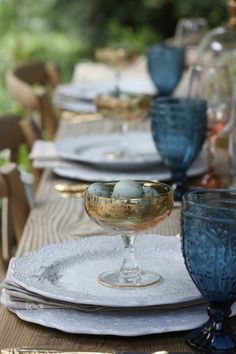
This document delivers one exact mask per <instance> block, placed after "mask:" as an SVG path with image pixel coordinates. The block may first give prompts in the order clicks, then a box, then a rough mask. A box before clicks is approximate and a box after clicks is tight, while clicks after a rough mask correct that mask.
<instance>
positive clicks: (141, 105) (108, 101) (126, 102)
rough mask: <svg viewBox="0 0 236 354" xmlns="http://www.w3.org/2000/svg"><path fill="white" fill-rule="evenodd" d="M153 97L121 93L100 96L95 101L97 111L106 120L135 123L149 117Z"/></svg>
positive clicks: (115, 92)
mask: <svg viewBox="0 0 236 354" xmlns="http://www.w3.org/2000/svg"><path fill="white" fill-rule="evenodd" d="M151 102H152V96H150V95H145V94H134V93H127V92H121V91H119V90H117V91H114V92H111V93H110V94H103V95H98V96H97V97H96V99H95V104H96V107H97V111H98V112H99V113H100V114H102V115H103V116H104V117H105V118H111V119H116V120H119V121H123V122H128V123H129V122H135V121H138V120H141V119H144V118H146V117H147V116H148V114H149V111H150V107H151Z"/></svg>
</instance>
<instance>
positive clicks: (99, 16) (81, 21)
mask: <svg viewBox="0 0 236 354" xmlns="http://www.w3.org/2000/svg"><path fill="white" fill-rule="evenodd" d="M226 3H227V0H214V1H212V0H47V1H35V0H20V1H19V0H0V40H1V48H2V50H1V51H0V112H2V113H3V112H5V111H10V110H13V111H16V110H19V107H18V106H17V105H15V104H13V102H12V100H11V98H10V97H9V95H8V93H7V91H6V89H5V83H4V81H5V79H4V77H5V72H6V70H7V69H9V68H10V67H12V66H13V65H15V64H16V63H19V62H22V61H26V60H29V59H34V58H37V59H42V60H49V61H53V62H54V63H56V64H58V65H59V67H60V68H61V72H62V78H63V80H65V81H67V80H70V78H71V74H72V70H73V67H74V64H75V63H76V62H78V61H79V60H81V59H82V58H85V57H86V58H88V57H90V58H92V57H93V54H94V48H95V47H99V46H106V45H108V46H112V47H119V46H124V47H132V48H134V49H136V50H138V51H139V52H144V51H145V48H146V47H147V45H149V44H151V43H154V42H159V41H161V40H163V39H165V38H167V37H171V36H172V35H173V33H174V29H175V26H176V23H177V21H178V19H179V18H180V17H182V16H185V17H187V16H188V17H189V16H206V14H207V18H208V21H209V24H210V27H214V26H217V25H219V24H220V23H223V22H224V21H225V19H226V17H227V10H226Z"/></svg>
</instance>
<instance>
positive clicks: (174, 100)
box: [152, 97, 207, 109]
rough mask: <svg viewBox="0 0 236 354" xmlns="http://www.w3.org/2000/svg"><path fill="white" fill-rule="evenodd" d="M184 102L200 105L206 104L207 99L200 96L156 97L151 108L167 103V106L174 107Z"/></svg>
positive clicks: (189, 104)
mask: <svg viewBox="0 0 236 354" xmlns="http://www.w3.org/2000/svg"><path fill="white" fill-rule="evenodd" d="M183 104H186V105H188V106H191V105H196V104H198V105H202V106H207V100H205V99H203V98H201V97H157V98H156V99H155V100H154V101H153V105H152V107H153V109H155V108H157V107H158V105H159V106H164V105H169V107H175V106H179V105H183Z"/></svg>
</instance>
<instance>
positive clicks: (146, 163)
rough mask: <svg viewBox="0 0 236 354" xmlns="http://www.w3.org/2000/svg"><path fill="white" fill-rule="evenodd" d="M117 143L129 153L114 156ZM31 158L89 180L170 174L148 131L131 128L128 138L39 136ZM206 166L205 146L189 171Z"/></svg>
mask: <svg viewBox="0 0 236 354" xmlns="http://www.w3.org/2000/svg"><path fill="white" fill-rule="evenodd" d="M137 141H138V144H137ZM117 146H122V147H123V148H124V149H126V151H127V152H128V151H129V154H127V155H125V156H121V157H116V158H114V157H113V155H112V153H113V151H114V150H115V149H117ZM30 158H31V159H32V161H33V166H34V167H35V168H52V169H53V171H54V172H55V173H56V174H57V175H58V176H61V177H65V178H72V179H76V180H82V181H83V180H84V181H89V182H92V181H109V180H120V179H127V178H130V179H136V180H138V179H140V180H142V179H159V180H162V181H163V180H168V179H170V177H171V173H170V170H169V169H168V167H166V166H165V165H164V164H163V162H162V159H161V156H160V155H159V154H158V151H157V150H156V147H155V145H154V142H153V139H152V136H151V134H150V133H149V132H143V133H141V132H128V133H127V139H126V140H125V142H124V139H123V137H122V135H121V134H118V133H111V134H99V135H98V134H90V135H80V136H79V137H78V138H65V139H62V140H58V141H56V142H48V141H40V140H37V141H36V142H35V143H34V146H33V149H32V151H31V153H30ZM206 169H207V158H206V154H205V151H204V150H202V152H201V153H200V155H199V156H198V157H197V159H196V160H195V161H194V163H193V164H192V166H191V167H190V168H189V169H188V171H187V175H188V176H196V175H200V174H202V173H204V172H205V171H206Z"/></svg>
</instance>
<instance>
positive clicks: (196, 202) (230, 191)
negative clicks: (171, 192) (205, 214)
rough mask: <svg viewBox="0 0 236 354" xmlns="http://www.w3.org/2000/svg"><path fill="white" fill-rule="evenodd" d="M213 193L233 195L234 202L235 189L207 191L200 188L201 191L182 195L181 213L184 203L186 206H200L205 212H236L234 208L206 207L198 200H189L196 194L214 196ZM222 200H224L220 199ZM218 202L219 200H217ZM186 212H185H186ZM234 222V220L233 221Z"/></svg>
mask: <svg viewBox="0 0 236 354" xmlns="http://www.w3.org/2000/svg"><path fill="white" fill-rule="evenodd" d="M214 193H218V194H219V193H227V194H232V195H235V202H236V189H226V188H220V189H216V188H214V189H210V188H209V189H207V188H202V189H197V190H194V191H192V192H187V193H185V194H184V195H183V199H182V207H181V209H182V211H183V212H184V211H185V210H184V207H183V204H184V203H186V204H188V205H192V206H194V205H196V206H201V208H204V209H206V210H210V209H212V210H228V211H229V210H233V209H235V212H236V207H235V208H226V207H217V206H212V205H211V206H210V205H206V204H205V203H204V202H202V201H201V200H200V199H198V200H193V199H189V198H191V197H193V196H195V195H197V194H202V195H204V194H212V195H214ZM222 200H224V199H222ZM219 201H220V199H219ZM235 206H236V203H235ZM186 212H187V211H186ZM219 219H220V220H224V219H221V218H219ZM235 221H236V220H235Z"/></svg>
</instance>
